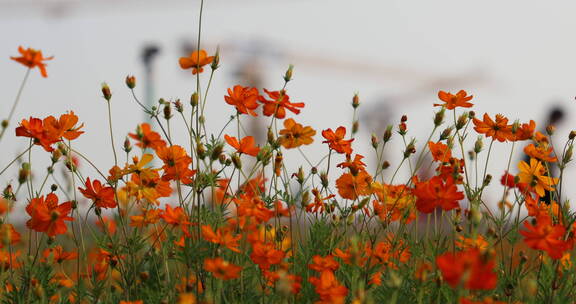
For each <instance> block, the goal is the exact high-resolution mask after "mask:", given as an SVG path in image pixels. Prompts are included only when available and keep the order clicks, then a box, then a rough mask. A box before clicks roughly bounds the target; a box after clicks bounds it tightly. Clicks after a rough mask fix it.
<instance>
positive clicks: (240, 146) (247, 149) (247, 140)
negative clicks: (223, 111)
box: [224, 135, 260, 156]
mask: <svg viewBox="0 0 576 304" xmlns="http://www.w3.org/2000/svg"><path fill="white" fill-rule="evenodd" d="M224 139H226V142H227V143H228V144H229V145H231V146H232V147H233V148H235V149H236V151H237V152H238V153H240V154H242V153H244V154H248V155H251V156H256V155H258V152H260V148H259V147H257V146H255V145H254V137H252V136H246V137H244V138H242V139H241V140H240V142H238V139H237V138H236V137H231V136H228V135H224Z"/></svg>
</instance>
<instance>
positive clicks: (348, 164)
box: [336, 154, 366, 176]
mask: <svg viewBox="0 0 576 304" xmlns="http://www.w3.org/2000/svg"><path fill="white" fill-rule="evenodd" d="M363 158H364V156H362V155H360V154H356V155H355V156H354V160H352V159H351V157H350V154H346V161H345V162H343V163H339V164H338V165H337V166H336V167H339V168H348V169H349V170H350V173H351V174H352V175H354V176H356V175H358V173H359V172H361V171H366V164H365V163H364V162H362V159H363Z"/></svg>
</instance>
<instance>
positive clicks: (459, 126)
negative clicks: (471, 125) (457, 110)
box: [456, 113, 468, 130]
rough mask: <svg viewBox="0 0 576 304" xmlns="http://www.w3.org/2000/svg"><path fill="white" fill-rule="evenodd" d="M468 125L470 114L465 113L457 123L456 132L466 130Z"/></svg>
mask: <svg viewBox="0 0 576 304" xmlns="http://www.w3.org/2000/svg"><path fill="white" fill-rule="evenodd" d="M467 123H468V113H463V114H462V115H460V116H459V117H458V120H457V121H456V130H460V129H462V128H464V126H465V125H466V124H467Z"/></svg>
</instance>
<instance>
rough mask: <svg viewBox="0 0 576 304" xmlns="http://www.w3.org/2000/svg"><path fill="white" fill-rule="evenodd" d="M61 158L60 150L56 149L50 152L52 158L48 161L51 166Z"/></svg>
mask: <svg viewBox="0 0 576 304" xmlns="http://www.w3.org/2000/svg"><path fill="white" fill-rule="evenodd" d="M61 156H62V152H60V150H58V149H56V150H54V151H52V156H51V157H50V159H51V160H52V164H55V163H57V162H58V160H59V159H60V157H61Z"/></svg>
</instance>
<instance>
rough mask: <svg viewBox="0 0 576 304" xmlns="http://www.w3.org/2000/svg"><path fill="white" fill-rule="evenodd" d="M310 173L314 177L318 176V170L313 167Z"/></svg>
mask: <svg viewBox="0 0 576 304" xmlns="http://www.w3.org/2000/svg"><path fill="white" fill-rule="evenodd" d="M310 173H312V174H313V175H314V174H316V173H318V168H316V167H312V168H311V169H310Z"/></svg>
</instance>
